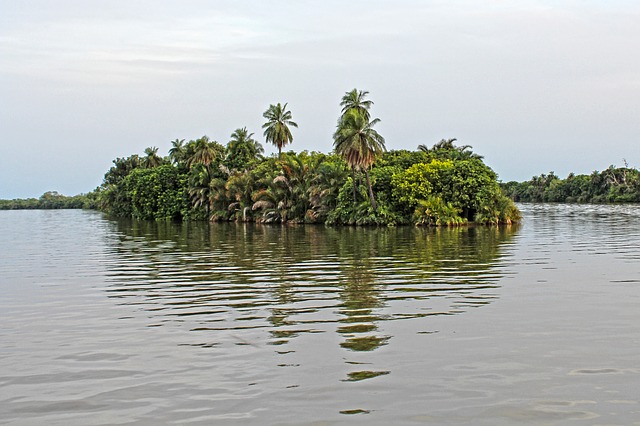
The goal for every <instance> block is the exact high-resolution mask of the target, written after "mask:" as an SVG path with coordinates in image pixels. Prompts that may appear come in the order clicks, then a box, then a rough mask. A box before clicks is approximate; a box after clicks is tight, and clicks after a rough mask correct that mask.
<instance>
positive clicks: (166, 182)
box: [123, 165, 189, 220]
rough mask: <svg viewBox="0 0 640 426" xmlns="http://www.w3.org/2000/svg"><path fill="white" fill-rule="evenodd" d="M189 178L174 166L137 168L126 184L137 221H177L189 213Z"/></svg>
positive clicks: (126, 180)
mask: <svg viewBox="0 0 640 426" xmlns="http://www.w3.org/2000/svg"><path fill="white" fill-rule="evenodd" d="M185 181H186V176H184V175H180V174H178V170H177V169H176V168H175V167H173V166H171V165H163V166H159V167H155V168H153V169H136V170H134V171H133V172H131V173H130V174H129V175H128V176H127V177H126V178H125V179H124V181H123V186H124V188H125V191H126V192H127V193H128V195H129V197H130V200H131V201H130V202H131V216H132V217H134V218H136V219H156V220H177V219H181V218H182V217H183V215H186V213H187V212H188V210H189V203H188V199H187V194H186V192H185Z"/></svg>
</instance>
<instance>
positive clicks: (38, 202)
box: [0, 191, 97, 210]
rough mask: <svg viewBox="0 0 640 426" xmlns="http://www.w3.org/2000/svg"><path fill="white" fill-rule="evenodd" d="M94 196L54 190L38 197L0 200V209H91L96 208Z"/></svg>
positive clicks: (94, 194) (93, 194)
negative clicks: (70, 194) (69, 194)
mask: <svg viewBox="0 0 640 426" xmlns="http://www.w3.org/2000/svg"><path fill="white" fill-rule="evenodd" d="M96 196H97V194H96V193H95V192H92V193H89V194H80V195H74V196H71V197H68V196H65V195H62V194H59V193H57V192H56V191H49V192H45V193H44V194H42V195H41V196H40V198H17V199H15V200H0V210H36V209H93V208H96Z"/></svg>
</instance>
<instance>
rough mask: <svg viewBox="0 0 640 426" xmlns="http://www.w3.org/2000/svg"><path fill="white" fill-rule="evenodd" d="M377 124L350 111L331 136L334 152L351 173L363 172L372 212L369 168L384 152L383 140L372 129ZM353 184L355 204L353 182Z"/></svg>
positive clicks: (377, 121)
mask: <svg viewBox="0 0 640 426" xmlns="http://www.w3.org/2000/svg"><path fill="white" fill-rule="evenodd" d="M379 122H380V120H379V119H377V118H375V119H373V120H369V119H367V118H366V116H365V115H364V114H362V113H361V112H360V111H358V110H357V109H350V110H347V111H346V112H345V114H343V115H342V118H341V120H340V122H339V123H338V128H337V130H336V132H335V133H334V135H333V139H334V142H333V146H334V148H335V151H336V153H337V154H338V155H340V156H341V157H342V158H343V159H344V160H345V161H346V162H347V164H348V165H349V166H350V167H351V170H352V173H353V174H355V171H356V170H364V173H365V177H366V181H367V189H368V191H369V199H370V200H371V207H373V209H374V210H376V209H377V206H376V200H375V197H374V195H373V189H372V187H371V179H370V178H369V168H370V167H371V166H372V165H373V163H375V161H376V160H377V159H378V158H379V157H380V156H381V155H382V153H384V152H385V151H386V148H385V146H384V144H385V141H384V138H383V137H382V136H381V135H380V134H379V133H378V132H377V131H376V130H375V129H374V128H373V126H375V125H376V124H378V123H379ZM353 184H354V202H355V180H354V182H353Z"/></svg>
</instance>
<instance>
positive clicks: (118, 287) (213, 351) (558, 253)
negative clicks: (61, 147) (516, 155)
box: [0, 204, 640, 425]
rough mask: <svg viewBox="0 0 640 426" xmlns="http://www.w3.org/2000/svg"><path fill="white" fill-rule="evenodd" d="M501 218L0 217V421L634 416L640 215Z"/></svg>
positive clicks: (639, 400)
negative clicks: (327, 221) (369, 224)
mask: <svg viewBox="0 0 640 426" xmlns="http://www.w3.org/2000/svg"><path fill="white" fill-rule="evenodd" d="M519 207H520V208H521V210H522V212H523V216H524V220H523V223H522V224H521V225H519V226H511V227H501V228H492V227H468V228H456V229H433V228H430V229H426V228H413V227H398V228H349V227H344V228H331V227H325V226H316V225H311V226H309V225H308V226H260V225H255V224H226V223H225V224H215V223H214V224H207V223H185V224H173V223H150V222H135V221H125V220H122V221H115V220H109V219H107V218H105V217H104V216H103V215H102V214H101V213H98V212H94V211H80V210H66V211H62V210H61V211H53V210H48V211H0V236H1V245H0V339H1V340H0V342H1V346H0V424H8V425H43V424H46V425H114V424H127V425H131V424H135V425H146V424H148V425H156V424H190V425H191V424H202V425H210V424H256V425H258V424H260V425H262V424H267V425H270V424H282V425H298V424H309V425H311V424H314V425H318V424H329V425H331V424H352V423H356V424H358V423H361V424H391V423H393V424H434V425H442V424H473V425H512V424H562V425H564V424H594V425H595V424H620V425H631V424H640V243H639V241H640V206H596V205H586V206H581V205H543V204H538V205H536V204H524V205H520V206H519Z"/></svg>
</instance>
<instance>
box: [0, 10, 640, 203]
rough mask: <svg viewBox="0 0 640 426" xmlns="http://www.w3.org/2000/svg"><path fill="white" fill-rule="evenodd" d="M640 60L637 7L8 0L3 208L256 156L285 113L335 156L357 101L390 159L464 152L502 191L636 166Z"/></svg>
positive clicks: (2, 36) (297, 136)
mask: <svg viewBox="0 0 640 426" xmlns="http://www.w3.org/2000/svg"><path fill="white" fill-rule="evenodd" d="M638 52H640V2H637V1H635V0H633V1H623V0H608V1H606V2H604V1H594V0H574V1H571V0H567V1H551V0H519V1H508V0H468V1H465V0H460V1H452V0H446V1H445V0H434V1H429V0H423V1H418V0H395V1H376V0H350V1H348V2H345V1H344V0H342V1H338V0H323V1H309V0H298V1H275V0H273V1H272V0H258V1H250V0H246V1H244V0H232V1H224V0H216V1H209V0H206V1H205V0H180V1H178V0H176V1H164V0H153V1H152V0H136V1H129V0H91V1H87V0H56V1H55V2H53V1H49V0H23V1H15V0H0V58H1V59H0V138H2V139H1V140H0V198H1V199H12V198H26V197H39V196H40V195H41V194H43V193H44V192H46V191H58V192H60V193H62V194H65V195H75V194H79V193H86V192H89V191H92V190H93V189H95V188H96V187H97V186H98V185H100V184H101V183H102V179H103V177H104V173H105V172H106V171H107V170H108V169H109V167H110V166H111V165H112V161H113V160H114V159H115V158H116V157H126V156H129V155H131V154H142V153H143V151H144V149H145V148H147V147H150V146H155V147H158V148H159V154H161V155H166V154H167V151H168V149H169V148H170V146H171V141H172V140H174V139H176V138H179V139H186V140H187V141H188V140H190V139H196V138H198V137H200V136H203V135H207V136H209V137H210V138H211V139H214V140H217V141H218V142H220V143H222V144H226V143H227V142H228V140H229V135H230V134H231V133H232V132H233V131H234V130H235V129H237V128H240V127H245V126H246V127H247V128H248V129H249V131H251V132H254V133H255V137H256V139H258V140H259V141H260V142H262V143H263V144H264V137H263V135H262V129H261V125H262V124H263V122H264V119H263V117H262V113H263V112H264V111H265V110H266V109H267V107H268V106H269V104H275V103H277V102H281V103H285V102H286V103H288V107H289V109H290V110H291V112H292V114H293V119H294V121H296V122H297V123H298V125H299V128H298V129H293V136H294V140H293V144H292V145H291V146H290V148H291V149H293V150H295V151H302V150H310V151H311V150H316V151H321V152H330V151H331V150H332V138H331V136H332V134H333V131H334V129H335V125H336V121H337V118H338V115H339V113H340V106H339V102H340V98H341V97H342V95H343V94H344V93H345V92H347V91H349V90H351V89H353V88H357V89H359V90H366V91H369V98H370V99H371V100H372V101H373V102H374V105H373V107H372V109H371V115H372V117H378V118H380V120H381V122H380V123H379V124H378V125H377V126H376V129H377V130H378V132H379V133H380V134H382V135H383V136H384V137H385V139H386V146H387V149H416V147H417V146H418V145H419V144H424V145H427V146H431V145H433V144H435V143H437V142H438V141H439V140H441V139H448V138H457V139H458V141H459V143H460V144H461V145H471V146H473V150H474V151H475V152H477V153H479V154H480V155H483V156H484V157H485V162H486V163H487V164H488V165H489V166H491V167H492V168H493V169H494V170H495V171H496V172H497V173H498V175H499V178H500V179H501V180H502V181H505V182H506V181H510V180H519V181H522V180H528V179H530V178H531V177H532V176H534V175H539V174H541V173H548V172H550V171H554V172H555V173H556V174H558V175H559V176H560V177H566V175H567V174H568V173H570V172H575V173H591V172H592V171H594V170H603V169H605V168H607V167H608V166H609V165H616V166H622V165H624V163H625V161H626V162H627V163H628V164H629V166H631V167H640V55H639V54H638ZM264 146H265V150H266V152H267V154H270V153H273V152H276V150H275V148H274V147H272V146H270V145H266V144H264Z"/></svg>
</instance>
